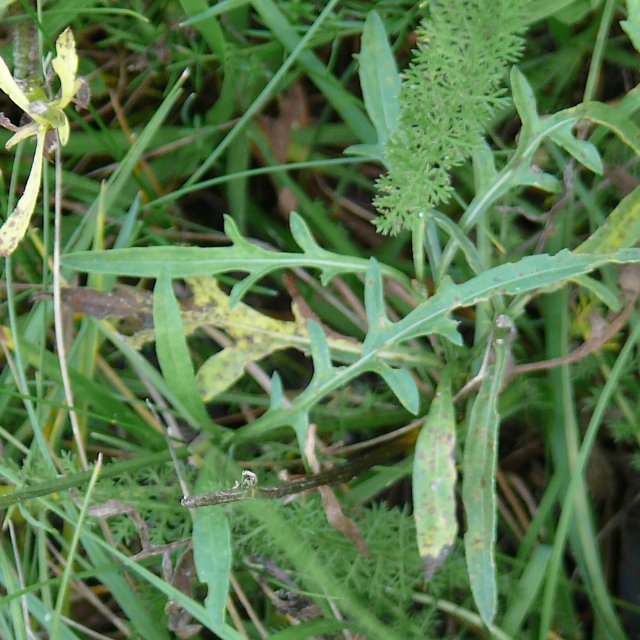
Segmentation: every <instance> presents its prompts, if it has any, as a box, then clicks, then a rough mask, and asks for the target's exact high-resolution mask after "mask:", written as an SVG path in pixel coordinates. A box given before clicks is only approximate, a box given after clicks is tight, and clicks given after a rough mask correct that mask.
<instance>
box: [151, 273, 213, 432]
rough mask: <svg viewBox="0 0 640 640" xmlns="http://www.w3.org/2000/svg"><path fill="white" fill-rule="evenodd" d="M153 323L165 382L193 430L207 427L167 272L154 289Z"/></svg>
mask: <svg viewBox="0 0 640 640" xmlns="http://www.w3.org/2000/svg"><path fill="white" fill-rule="evenodd" d="M153 322H154V325H155V329H156V353H157V355H158V360H159V362H160V367H161V369H162V373H163V375H164V378H165V380H166V381H167V383H168V384H169V385H170V387H171V389H172V391H173V392H174V394H175V396H176V398H177V399H178V400H179V401H180V402H181V403H182V405H183V407H184V408H185V409H186V411H187V412H188V414H189V415H188V416H187V417H188V418H189V419H190V421H191V422H192V423H193V425H194V426H196V425H202V424H210V423H211V421H210V419H209V415H208V413H207V411H206V409H205V406H204V404H203V402H202V400H201V399H200V395H199V394H198V392H197V389H198V386H197V383H196V377H195V374H194V372H193V364H192V362H191V357H190V356H189V350H188V348H187V342H186V339H185V331H184V326H183V324H182V318H181V316H180V307H179V305H178V301H177V300H176V297H175V294H174V293H173V287H172V286H171V278H170V277H169V276H168V275H167V273H166V271H163V272H161V274H160V276H159V277H158V280H157V282H156V286H155V289H154V296H153Z"/></svg>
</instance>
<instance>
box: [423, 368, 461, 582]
mask: <svg viewBox="0 0 640 640" xmlns="http://www.w3.org/2000/svg"><path fill="white" fill-rule="evenodd" d="M455 443H456V432H455V422H454V411H453V399H452V397H451V380H450V375H449V371H448V370H446V371H444V372H443V376H442V379H441V381H440V384H439V385H438V390H437V392H436V395H435V397H434V399H433V401H432V402H431V407H430V408H429V413H428V415H427V417H426V419H425V421H424V425H423V426H422V429H421V430H420V435H419V436H418V441H417V442H416V452H415V455H414V458H413V518H414V520H415V522H416V534H417V539H418V550H419V552H420V557H421V558H422V561H423V562H424V573H425V580H426V581H427V582H429V581H430V580H431V578H432V577H433V575H434V573H435V572H436V571H437V570H438V569H439V568H440V567H441V566H442V563H443V562H444V561H445V559H446V557H447V555H448V554H449V551H450V550H451V548H452V546H453V544H454V542H455V539H456V533H457V532H458V520H457V518H456V496H455V486H456V478H457V472H456V461H455Z"/></svg>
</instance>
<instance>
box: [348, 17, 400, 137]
mask: <svg viewBox="0 0 640 640" xmlns="http://www.w3.org/2000/svg"><path fill="white" fill-rule="evenodd" d="M358 59H359V61H360V86H361V87H362V95H363V98H364V105H365V107H366V109H367V113H368V114H369V117H370V118H371V121H372V122H373V126H374V127H375V128H376V132H377V134H378V144H380V145H384V144H385V143H386V141H387V138H388V137H389V136H390V135H391V133H392V132H393V131H395V130H396V128H397V127H398V118H399V116H400V101H399V95H400V75H399V74H398V69H397V67H396V61H395V58H394V56H393V51H392V50H391V47H390V46H389V41H388V39H387V33H386V31H385V28H384V23H383V22H382V20H381V18H380V16H379V15H378V13H377V12H376V11H371V12H369V14H368V15H367V19H366V20H365V23H364V29H363V31H362V48H361V51H360V55H359V57H358Z"/></svg>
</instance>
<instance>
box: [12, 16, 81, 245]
mask: <svg viewBox="0 0 640 640" xmlns="http://www.w3.org/2000/svg"><path fill="white" fill-rule="evenodd" d="M56 53H57V55H56V57H55V58H54V59H53V61H52V63H51V64H52V66H53V70H54V71H55V72H56V73H57V74H58V78H59V79H60V95H59V97H57V98H56V99H55V100H51V101H49V102H41V101H39V100H36V101H33V102H32V101H30V100H29V98H28V97H27V96H26V95H25V93H24V91H23V90H22V89H21V88H20V87H19V86H18V83H17V82H16V81H15V80H14V79H13V76H12V75H11V72H10V71H9V68H8V67H7V65H6V64H5V62H4V60H3V59H2V58H0V89H1V90H2V91H4V92H5V93H6V94H7V95H8V96H9V98H11V100H13V102H15V103H16V104H17V105H18V106H19V107H20V108H21V109H22V110H23V111H24V112H25V113H26V114H27V115H28V116H29V117H30V118H31V120H32V122H30V123H29V124H26V125H24V126H23V127H15V126H13V125H11V123H10V122H9V120H8V119H7V118H6V117H4V116H3V115H2V114H0V116H2V117H1V118H0V126H4V127H6V128H8V129H11V130H12V131H14V132H15V133H14V135H13V136H11V138H10V139H9V141H8V142H7V144H6V148H7V149H10V148H11V147H13V146H14V145H16V144H18V142H21V141H22V140H25V139H27V138H30V137H32V136H35V137H36V151H35V154H34V156H33V164H32V165H31V173H30V174H29V178H28V180H27V184H26V186H25V190H24V193H23V194H22V196H21V197H20V199H19V200H18V204H17V205H16V208H15V209H14V210H13V212H12V213H11V215H10V216H9V217H8V218H7V220H6V222H5V223H4V224H3V225H2V228H0V256H8V255H10V254H12V253H13V252H14V251H15V248H16V247H17V246H18V244H19V243H20V240H22V238H23V237H24V234H25V233H26V232H27V228H28V226H29V221H30V220H31V216H32V214H33V211H34V209H35V207H36V201H37V200H38V194H39V192H40V183H41V180H42V163H43V159H44V153H45V141H46V138H47V133H50V132H53V131H57V132H58V136H59V138H60V143H61V144H63V145H64V144H66V143H67V141H68V140H69V120H68V119H67V116H66V114H65V113H64V109H65V108H66V107H67V106H68V105H69V103H70V102H71V101H72V100H73V99H74V97H75V95H76V92H77V91H78V89H79V88H80V86H81V84H82V81H81V80H79V79H78V77H77V73H78V56H77V55H76V42H75V39H74V37H73V33H72V32H71V29H69V28H68V27H67V28H66V29H65V30H64V31H63V32H62V33H61V34H60V36H59V37H58V40H57V41H56Z"/></svg>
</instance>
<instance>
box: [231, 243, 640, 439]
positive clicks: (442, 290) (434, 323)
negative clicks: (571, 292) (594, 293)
mask: <svg viewBox="0 0 640 640" xmlns="http://www.w3.org/2000/svg"><path fill="white" fill-rule="evenodd" d="M633 262H640V249H636V248H634V249H624V250H621V251H617V252H615V253H611V254H605V255H587V254H575V253H572V252H571V251H569V250H563V251H561V252H559V253H557V254H556V255H554V256H550V255H545V254H542V255H534V256H527V257H525V258H523V259H522V260H520V261H518V262H516V263H507V264H503V265H500V266H498V267H495V268H493V269H489V270H488V271H485V272H484V273H482V274H480V275H479V276H476V277H475V278H471V279H470V280H468V281H467V282H464V283H461V284H454V283H453V282H452V281H451V280H450V279H448V278H447V279H445V280H443V282H442V283H441V284H440V287H439V288H438V291H437V292H436V294H435V295H434V296H433V297H431V298H430V299H429V300H427V301H426V302H424V303H422V304H421V305H419V306H418V307H416V308H415V309H414V310H413V311H412V312H411V313H409V314H408V315H406V316H405V317H404V318H403V319H402V320H400V321H399V322H395V323H392V322H389V321H388V320H386V322H388V323H389V324H388V326H386V328H385V330H384V337H385V339H384V340H376V341H375V343H371V345H370V347H368V348H364V349H363V352H362V355H361V357H360V358H358V359H357V360H356V361H354V362H353V363H352V364H350V365H348V366H344V367H339V368H334V375H333V376H331V377H329V378H327V379H326V380H323V381H317V383H316V384H314V383H313V382H312V384H311V385H309V386H308V387H307V388H306V389H305V390H304V391H303V392H302V393H301V394H300V395H298V396H297V397H296V399H295V400H294V401H293V402H292V403H291V408H290V409H288V410H286V411H285V410H284V409H275V410H269V411H267V413H265V414H263V415H262V416H260V417H259V418H258V419H257V420H255V421H253V422H252V423H251V424H248V425H245V426H244V427H241V428H239V429H238V430H236V431H235V432H234V434H233V435H232V436H230V438H232V439H233V441H234V442H244V441H248V440H253V439H255V438H259V437H263V436H264V434H265V433H268V432H269V431H271V430H272V429H275V428H277V427H281V426H283V425H291V419H290V416H289V415H288V413H287V412H288V411H291V410H293V411H302V412H304V413H305V414H308V412H309V411H310V410H311V408H312V407H313V406H314V405H315V404H316V403H317V402H319V401H320V400H321V399H322V398H323V397H325V396H326V395H327V394H329V393H331V392H332V391H334V390H336V389H339V388H340V387H341V386H343V385H345V384H347V383H348V382H349V381H351V380H352V379H354V378H356V377H357V376H359V375H361V374H363V373H365V372H367V371H374V372H375V371H376V368H377V366H378V357H379V354H380V352H381V351H382V350H383V349H388V348H389V347H391V346H392V345H397V344H400V343H402V342H404V341H406V340H410V339H411V338H417V337H421V336H426V335H430V334H438V335H442V336H443V337H445V338H447V339H448V340H450V341H452V342H453V343H454V344H461V341H462V339H461V337H460V334H459V333H458V331H457V323H456V321H455V320H453V319H452V318H451V313H452V312H453V311H454V310H455V309H457V308H458V307H467V306H472V305H475V304H477V303H478V302H483V301H484V300H488V299H490V298H492V297H493V296H497V295H517V294H521V293H526V292H529V291H536V290H544V289H545V288H546V287H550V286H552V285H558V284H560V283H563V282H566V281H569V280H573V279H575V278H576V277H577V276H580V275H583V274H585V273H589V272H590V271H593V270H594V269H596V268H598V267H601V266H604V265H606V264H611V263H614V264H624V263H633ZM376 274H378V275H377V276H376ZM376 277H377V278H378V279H379V271H377V263H376V262H375V261H374V260H372V261H371V264H370V271H369V273H368V274H367V281H369V280H371V281H374V280H375V279H376ZM376 286H379V287H382V284H381V282H378V284H377V285H376ZM382 324H384V323H382ZM365 347H367V340H366V339H365Z"/></svg>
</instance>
